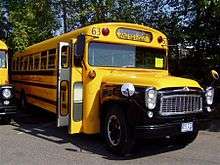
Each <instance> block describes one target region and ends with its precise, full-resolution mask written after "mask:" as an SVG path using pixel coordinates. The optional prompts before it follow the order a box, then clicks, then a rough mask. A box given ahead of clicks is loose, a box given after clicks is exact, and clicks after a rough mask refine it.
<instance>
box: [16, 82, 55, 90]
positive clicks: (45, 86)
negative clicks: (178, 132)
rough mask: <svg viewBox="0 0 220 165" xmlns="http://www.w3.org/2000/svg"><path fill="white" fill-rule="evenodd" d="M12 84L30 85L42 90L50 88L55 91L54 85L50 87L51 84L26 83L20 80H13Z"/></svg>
mask: <svg viewBox="0 0 220 165" xmlns="http://www.w3.org/2000/svg"><path fill="white" fill-rule="evenodd" d="M13 82H14V83H20V84H24V85H31V86H36V87H42V88H51V89H57V86H56V85H51V84H43V83H40V82H28V81H22V80H13Z"/></svg>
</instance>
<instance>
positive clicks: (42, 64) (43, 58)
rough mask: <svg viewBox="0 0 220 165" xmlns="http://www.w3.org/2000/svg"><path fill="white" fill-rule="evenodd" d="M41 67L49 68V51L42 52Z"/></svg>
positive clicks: (43, 68)
mask: <svg viewBox="0 0 220 165" xmlns="http://www.w3.org/2000/svg"><path fill="white" fill-rule="evenodd" d="M40 69H41V70H45V69H47V51H43V52H41V64H40Z"/></svg>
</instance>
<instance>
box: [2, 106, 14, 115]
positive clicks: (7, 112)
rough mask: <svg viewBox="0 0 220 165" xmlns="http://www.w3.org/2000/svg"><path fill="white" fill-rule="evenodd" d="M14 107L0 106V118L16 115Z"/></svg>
mask: <svg viewBox="0 0 220 165" xmlns="http://www.w3.org/2000/svg"><path fill="white" fill-rule="evenodd" d="M16 112H17V108H16V106H0V116H9V115H13V114H16Z"/></svg>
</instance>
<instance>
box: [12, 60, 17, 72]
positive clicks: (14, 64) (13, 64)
mask: <svg viewBox="0 0 220 165" xmlns="http://www.w3.org/2000/svg"><path fill="white" fill-rule="evenodd" d="M16 60H17V58H13V60H12V70H13V71H15V70H16Z"/></svg>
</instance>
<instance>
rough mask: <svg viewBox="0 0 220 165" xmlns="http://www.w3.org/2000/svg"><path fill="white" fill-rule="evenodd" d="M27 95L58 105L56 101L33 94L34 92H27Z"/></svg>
mask: <svg viewBox="0 0 220 165" xmlns="http://www.w3.org/2000/svg"><path fill="white" fill-rule="evenodd" d="M26 96H28V97H32V98H34V99H37V100H41V101H44V102H48V103H49V104H52V105H55V106H56V105H57V104H56V101H52V100H49V99H46V98H44V97H40V96H35V95H32V94H26Z"/></svg>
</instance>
